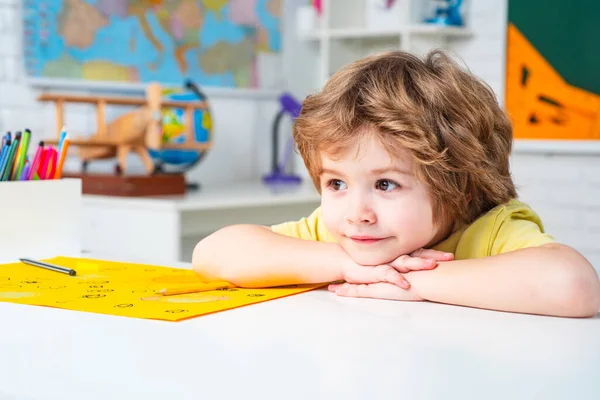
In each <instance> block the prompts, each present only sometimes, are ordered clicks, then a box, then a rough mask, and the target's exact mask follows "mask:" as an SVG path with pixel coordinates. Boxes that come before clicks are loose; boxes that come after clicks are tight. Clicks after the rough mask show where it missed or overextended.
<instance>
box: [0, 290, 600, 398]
mask: <svg viewBox="0 0 600 400" xmlns="http://www.w3.org/2000/svg"><path fill="white" fill-rule="evenodd" d="M0 318H1V320H2V325H1V328H0V398H2V399H19V400H34V399H44V400H53V399H57V400H69V399H87V400H94V399H102V400H104V399H142V400H152V399H157V400H158V399H160V400H165V399H178V400H179V399H261V400H267V399H302V400H305V399H327V400H331V399H345V400H348V399H367V398H372V399H411V400H412V399H460V400H464V399H477V400H480V399H486V400H488V399H511V400H513V399H544V400H551V399H577V400H588V399H589V400H598V399H600V319H598V318H593V319H579V320H578V319H563V318H550V317H540V316H529V315H522V314H509V313H500V312H491V311H484V310H476V309H469V308H462V307H454V306H446V305H439V304H433V303H404V302H393V301H382V300H369V299H346V298H339V297H336V296H335V295H333V294H330V293H328V292H327V291H323V290H320V291H312V292H308V293H304V294H300V295H295V296H291V297H287V298H283V299H278V300H274V301H270V302H265V303H261V304H255V305H252V306H248V307H243V308H239V309H234V310H229V311H225V312H221V313H217V314H213V315H208V316H204V317H199V318H195V319H191V320H187V321H183V322H177V323H172V322H163V321H151V320H142V319H130V318H121V317H112V316H106V315H99V314H91V313H82V312H74V311H65V310H58V309H50V308H44V307H33V306H22V305H14V304H8V303H0Z"/></svg>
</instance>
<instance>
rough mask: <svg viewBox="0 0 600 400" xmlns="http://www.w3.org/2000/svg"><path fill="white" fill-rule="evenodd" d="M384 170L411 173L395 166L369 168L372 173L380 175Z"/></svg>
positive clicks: (404, 173)
mask: <svg viewBox="0 0 600 400" xmlns="http://www.w3.org/2000/svg"><path fill="white" fill-rule="evenodd" d="M386 172H397V173H399V174H403V175H412V173H411V172H410V171H406V170H403V169H400V168H396V167H386V168H377V169H372V170H371V174H372V175H381V174H385V173H386Z"/></svg>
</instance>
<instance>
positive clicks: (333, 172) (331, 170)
mask: <svg viewBox="0 0 600 400" xmlns="http://www.w3.org/2000/svg"><path fill="white" fill-rule="evenodd" d="M323 174H330V175H342V173H341V172H339V171H336V170H333V169H329V168H321V171H320V172H319V176H320V175H323Z"/></svg>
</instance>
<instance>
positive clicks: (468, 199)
mask: <svg viewBox="0 0 600 400" xmlns="http://www.w3.org/2000/svg"><path fill="white" fill-rule="evenodd" d="M470 202H471V193H469V194H468V195H467V204H469V203H470Z"/></svg>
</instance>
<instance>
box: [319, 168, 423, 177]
mask: <svg viewBox="0 0 600 400" xmlns="http://www.w3.org/2000/svg"><path fill="white" fill-rule="evenodd" d="M387 172H397V173H399V174H403V175H408V176H412V173H411V172H409V171H406V170H403V169H400V168H396V167H385V168H377V169H373V170H371V171H370V173H371V175H382V174H385V173H387ZM323 174H330V175H343V173H341V172H339V171H336V170H333V169H329V168H321V171H320V173H319V176H320V175H323Z"/></svg>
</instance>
